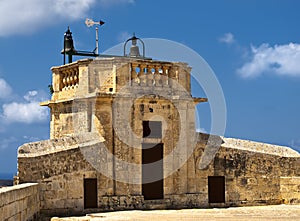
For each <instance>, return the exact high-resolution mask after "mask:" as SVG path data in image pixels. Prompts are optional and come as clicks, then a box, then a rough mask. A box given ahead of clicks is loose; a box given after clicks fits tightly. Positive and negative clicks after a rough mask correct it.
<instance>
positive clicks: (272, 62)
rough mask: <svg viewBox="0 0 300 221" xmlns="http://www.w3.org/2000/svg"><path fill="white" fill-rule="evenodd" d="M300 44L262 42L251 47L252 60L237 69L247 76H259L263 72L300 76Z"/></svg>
mask: <svg viewBox="0 0 300 221" xmlns="http://www.w3.org/2000/svg"><path fill="white" fill-rule="evenodd" d="M299 61H300V44H294V43H290V44H286V45H275V46H274V47H272V46H269V45H268V44H262V45H260V46H259V47H254V46H252V47H251V54H250V61H249V62H247V63H245V64H244V65H243V66H242V67H241V68H239V69H238V70H237V73H238V74H239V75H240V76H242V77H245V78H251V77H252V78H253V77H257V76H259V75H261V74H263V73H271V74H277V75H281V76H299V77H300V62H299Z"/></svg>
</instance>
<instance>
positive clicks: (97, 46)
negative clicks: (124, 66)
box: [95, 26, 99, 54]
mask: <svg viewBox="0 0 300 221" xmlns="http://www.w3.org/2000/svg"><path fill="white" fill-rule="evenodd" d="M98 32H99V28H98V27H97V26H96V51H95V53H96V54H99V34H98Z"/></svg>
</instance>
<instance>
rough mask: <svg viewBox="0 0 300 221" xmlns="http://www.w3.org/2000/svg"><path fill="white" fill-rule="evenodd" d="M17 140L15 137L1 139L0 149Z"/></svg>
mask: <svg viewBox="0 0 300 221" xmlns="http://www.w3.org/2000/svg"><path fill="white" fill-rule="evenodd" d="M16 141H18V140H17V138H15V137H9V138H4V139H1V142H0V149H6V148H7V147H8V146H9V145H10V144H11V143H14V142H16Z"/></svg>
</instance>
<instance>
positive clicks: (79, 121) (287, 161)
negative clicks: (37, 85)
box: [0, 58, 300, 220]
mask: <svg viewBox="0 0 300 221" xmlns="http://www.w3.org/2000/svg"><path fill="white" fill-rule="evenodd" d="M52 71H53V88H54V94H53V96H52V98H51V100H50V101H48V102H44V103H42V105H44V106H48V107H49V108H50V110H51V122H50V137H51V139H50V140H47V141H40V142H35V143H29V144H24V145H23V146H21V147H20V148H19V150H18V180H19V182H20V183H25V182H38V183H39V187H40V188H39V196H40V208H41V212H42V213H43V214H49V215H66V214H86V213H88V212H89V211H115V210H128V209H176V208H201V207H214V206H218V207H227V206H247V205H269V204H280V203H287V204H295V203H299V200H300V195H299V186H300V183H299V177H300V170H299V166H300V154H299V153H297V152H296V151H294V150H292V149H290V148H288V147H281V146H276V145H270V144H264V143H259V142H253V141H247V140H240V139H233V138H224V137H220V136H215V135H209V134H203V133H196V131H195V120H194V117H195V105H196V104H197V103H199V102H205V101H207V99H205V98H193V97H192V96H191V85H190V71H191V68H190V67H189V66H188V65H187V64H186V63H181V62H162V61H154V60H143V59H130V58H100V59H95V60H91V59H84V60H81V61H77V62H74V63H72V64H68V65H64V66H59V67H54V68H52ZM145 121H152V122H159V123H158V124H157V125H161V131H160V132H161V133H159V135H156V136H154V137H151V136H146V137H145V135H144V134H145V133H146V132H145V131H146V130H145V128H144V127H146V126H145V125H144V124H143V122H145ZM150 131H151V129H150ZM145 143H146V144H147V145H153V146H155V145H156V144H163V149H162V155H163V162H162V164H161V165H162V167H161V168H162V169H159V171H157V170H155V171H151V173H153V174H154V175H155V174H160V172H161V174H163V181H162V190H161V192H162V194H163V197H161V198H162V199H156V200H147V199H146V200H145V196H144V193H143V188H144V186H143V184H142V180H143V175H145V174H143V173H144V172H143V167H142V163H143V158H144V160H145V158H147V156H145V152H143V144H145ZM143 153H144V155H143ZM149 174H150V173H148V174H146V175H147V176H149ZM209 177H224V180H225V184H224V185H225V186H224V189H225V196H224V197H225V202H221V203H215V202H213V203H210V199H209V198H210V196H209V192H210V191H209V181H208V180H209ZM86 179H94V181H95V180H96V183H97V184H96V185H97V186H96V189H97V193H95V194H97V197H96V198H97V205H96V206H95V207H96V208H93V209H87V208H84V205H85V200H86V199H85V194H86V193H85V190H84V182H85V180H86ZM221 189H222V188H221ZM153 191H154V192H155V191H156V190H155V189H154V190H153ZM215 191H217V190H215ZM21 195H22V194H21ZM0 197H1V196H0ZM0 202H1V201H0ZM3 213H7V211H3ZM53 220H55V219H54V218H53Z"/></svg>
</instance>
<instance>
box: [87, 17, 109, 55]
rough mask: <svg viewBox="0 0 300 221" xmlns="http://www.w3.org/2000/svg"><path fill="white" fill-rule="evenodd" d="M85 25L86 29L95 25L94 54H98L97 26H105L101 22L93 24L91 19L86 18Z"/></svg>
mask: <svg viewBox="0 0 300 221" xmlns="http://www.w3.org/2000/svg"><path fill="white" fill-rule="evenodd" d="M85 24H86V26H88V27H92V26H94V25H96V48H95V50H94V52H95V54H99V28H98V25H99V26H102V25H104V24H105V22H104V21H102V20H100V21H98V22H95V21H93V20H92V19H90V18H87V19H86V20H85Z"/></svg>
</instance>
